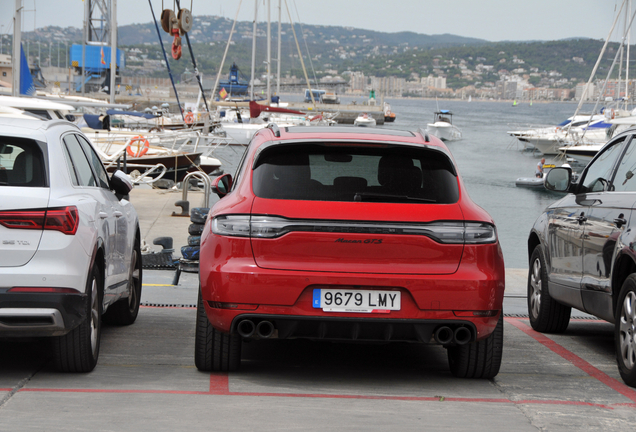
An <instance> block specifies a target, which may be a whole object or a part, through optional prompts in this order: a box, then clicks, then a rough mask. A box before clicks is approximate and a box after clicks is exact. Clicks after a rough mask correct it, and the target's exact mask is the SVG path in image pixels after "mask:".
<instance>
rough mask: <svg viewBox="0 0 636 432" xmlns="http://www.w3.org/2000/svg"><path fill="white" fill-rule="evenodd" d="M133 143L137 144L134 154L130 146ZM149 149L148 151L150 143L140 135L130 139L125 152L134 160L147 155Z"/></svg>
mask: <svg viewBox="0 0 636 432" xmlns="http://www.w3.org/2000/svg"><path fill="white" fill-rule="evenodd" d="M135 143H137V152H134V151H133V149H132V146H133V144H135ZM149 149H150V143H149V142H148V140H147V139H146V138H145V137H143V136H142V135H137V136H136V137H134V138H133V139H131V140H130V141H129V142H128V144H127V145H126V152H128V154H129V155H130V156H131V157H135V158H137V157H142V156H143V155H145V154H146V153H148V150H149Z"/></svg>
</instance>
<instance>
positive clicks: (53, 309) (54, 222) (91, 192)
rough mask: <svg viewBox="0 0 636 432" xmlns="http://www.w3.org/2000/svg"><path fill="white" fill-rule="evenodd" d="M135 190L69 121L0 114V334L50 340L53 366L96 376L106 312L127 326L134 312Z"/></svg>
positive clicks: (137, 292)
mask: <svg viewBox="0 0 636 432" xmlns="http://www.w3.org/2000/svg"><path fill="white" fill-rule="evenodd" d="M131 189H132V183H130V181H129V180H128V179H127V178H126V176H125V175H123V173H121V172H116V173H115V174H113V176H112V177H111V178H109V177H108V175H107V174H106V170H105V169H104V166H103V165H102V162H101V160H100V159H99V156H98V155H97V153H96V152H95V150H94V149H93V147H92V145H91V144H90V142H89V141H88V139H87V138H86V137H85V136H84V135H83V134H82V133H81V132H80V130H79V129H78V128H77V127H76V126H74V125H73V124H71V123H69V122H67V121H64V120H51V121H43V120H38V119H16V118H8V117H2V116H0V337H1V338H4V337H39V336H51V337H52V340H53V357H54V359H55V364H56V367H57V368H58V369H59V370H62V371H69V372H89V371H91V370H93V368H94V367H95V365H96V364H97V358H98V356H99V345H100V335H101V321H102V320H101V317H102V314H103V317H104V319H105V320H108V321H109V322H112V323H114V324H119V325H128V324H132V323H133V322H134V321H135V319H136V318H137V313H138V312H139V300H140V297H141V285H142V270H141V251H140V234H139V220H138V217H137V213H136V211H135V209H134V207H133V206H132V204H131V203H130V202H129V201H128V200H127V195H128V193H129V192H130V190H131Z"/></svg>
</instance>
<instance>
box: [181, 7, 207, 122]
mask: <svg viewBox="0 0 636 432" xmlns="http://www.w3.org/2000/svg"><path fill="white" fill-rule="evenodd" d="M176 1H177V7H178V8H179V9H181V4H180V1H179V0H176ZM191 7H192V6H191ZM185 37H186V42H187V43H188V50H190V58H191V59H192V66H193V67H194V76H195V77H196V78H197V82H198V83H199V90H201V95H202V96H203V103H204V104H205V110H206V111H207V112H208V114H210V108H209V107H208V101H207V100H206V99H205V92H204V91H203V84H202V83H201V75H200V74H199V69H197V62H196V60H195V59H194V53H193V52H192V45H191V44H190V37H189V36H188V33H187V32H186V33H185ZM197 109H198V107H197ZM184 121H185V118H184Z"/></svg>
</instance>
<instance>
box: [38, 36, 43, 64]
mask: <svg viewBox="0 0 636 432" xmlns="http://www.w3.org/2000/svg"><path fill="white" fill-rule="evenodd" d="M41 48H42V46H41V44H40V41H38V67H40V54H41V53H42V49H41Z"/></svg>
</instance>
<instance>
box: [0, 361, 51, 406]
mask: <svg viewBox="0 0 636 432" xmlns="http://www.w3.org/2000/svg"><path fill="white" fill-rule="evenodd" d="M40 370H41V368H40V369H37V370H35V371H33V373H32V374H31V375H29V376H28V377H26V378H23V379H21V380H20V382H18V385H16V386H15V387H13V388H12V389H11V391H10V392H9V393H7V394H6V395H5V396H4V397H3V398H2V399H0V410H1V409H2V408H4V406H5V404H6V403H7V402H9V400H10V399H11V398H12V397H13V395H15V394H16V393H17V392H19V391H20V390H22V388H24V386H25V385H27V384H28V383H29V381H31V379H33V377H34V376H35V375H36V374H37V373H38V372H40Z"/></svg>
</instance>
